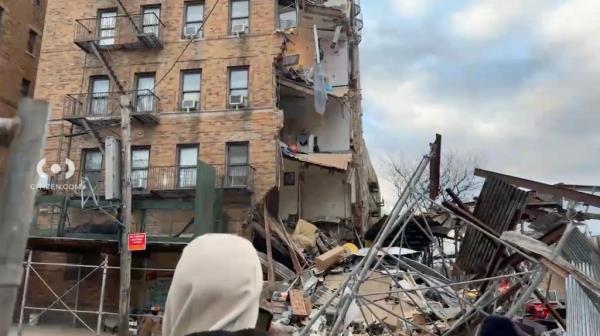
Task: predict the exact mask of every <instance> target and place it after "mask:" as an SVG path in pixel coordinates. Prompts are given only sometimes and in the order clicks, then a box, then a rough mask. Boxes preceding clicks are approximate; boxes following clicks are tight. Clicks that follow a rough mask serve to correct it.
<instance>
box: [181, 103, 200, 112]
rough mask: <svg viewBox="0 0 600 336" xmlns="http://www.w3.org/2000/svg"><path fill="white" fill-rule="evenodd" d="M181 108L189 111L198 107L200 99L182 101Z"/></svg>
mask: <svg viewBox="0 0 600 336" xmlns="http://www.w3.org/2000/svg"><path fill="white" fill-rule="evenodd" d="M181 108H182V109H184V110H186V111H187V112H189V111H190V110H195V109H196V108H198V101H196V100H184V101H182V102H181Z"/></svg>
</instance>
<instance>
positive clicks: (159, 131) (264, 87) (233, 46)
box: [36, 0, 282, 231]
mask: <svg viewBox="0 0 600 336" xmlns="http://www.w3.org/2000/svg"><path fill="white" fill-rule="evenodd" d="M124 3H125V5H126V6H127V10H128V12H130V13H132V14H133V13H139V10H140V6H142V5H146V4H160V5H161V16H160V18H161V21H162V22H163V23H164V24H165V25H166V27H164V28H163V30H162V37H163V41H164V46H163V48H160V49H137V50H113V51H110V52H109V58H110V65H111V67H112V68H113V69H114V72H115V73H116V75H117V78H118V80H119V82H120V83H121V84H122V85H123V87H124V88H125V90H133V89H134V86H135V74H136V73H147V72H154V73H155V78H156V80H157V81H158V80H159V79H160V78H163V76H165V74H167V75H166V77H164V80H162V81H161V83H160V85H159V86H158V87H157V88H156V90H155V93H156V95H157V96H158V97H160V101H159V102H158V110H159V112H160V114H161V115H160V123H159V124H158V125H142V124H140V123H138V122H133V123H132V145H133V146H150V166H174V165H175V164H176V160H177V145H181V144H198V146H199V159H200V160H203V161H205V162H207V163H209V164H213V165H223V164H225V162H226V157H225V156H226V143H227V142H237V141H247V142H248V145H249V161H250V164H251V165H252V166H253V167H254V168H255V169H256V172H255V178H254V194H253V199H254V200H257V199H260V198H262V196H263V195H264V193H265V192H266V191H267V190H268V189H269V188H270V187H272V186H273V185H274V184H275V183H276V173H275V172H276V164H277V162H276V155H275V154H276V150H278V147H277V136H278V132H279V128H280V127H281V125H282V115H281V113H280V111H279V110H278V109H277V108H276V87H275V82H274V75H275V73H274V68H273V60H274V58H275V57H277V55H278V54H279V52H280V50H281V43H282V38H281V36H279V35H277V34H276V33H275V2H273V1H271V0H252V1H251V2H250V3H251V7H250V8H251V11H250V31H249V33H248V34H247V35H245V36H243V37H240V38H238V37H234V36H229V34H228V30H229V2H228V1H219V3H218V5H217V6H216V7H215V10H214V12H213V14H212V15H211V16H210V18H208V20H207V21H206V24H205V26H204V37H203V38H202V39H200V40H198V41H194V42H192V43H191V45H190V46H189V48H188V49H187V50H186V52H185V53H183V55H182V56H181V58H180V60H179V61H178V62H177V63H176V64H175V65H174V67H173V69H172V70H171V71H170V72H168V71H169V69H170V68H171V66H172V65H173V62H174V60H175V59H176V57H177V56H178V55H180V54H181V51H182V50H183V48H184V47H185V45H186V44H187V43H188V40H186V39H182V21H183V17H184V1H181V0H162V1H161V0H156V1H148V0H142V1H139V0H137V1H135V0H132V1H124ZM213 4H215V0H208V1H206V2H205V9H204V12H205V17H206V15H208V12H209V11H210V9H211V8H212V6H213ZM101 8H116V2H115V1H114V0H100V1H97V0H86V1H77V2H64V1H52V2H50V4H49V6H48V9H47V11H48V17H47V27H46V35H45V38H44V40H43V42H42V51H41V55H40V70H39V72H38V76H39V77H38V78H39V80H38V82H37V85H36V97H38V98H41V99H46V100H49V101H50V103H51V106H52V108H53V112H52V118H53V120H52V121H51V122H50V124H49V132H48V133H49V138H48V142H47V146H46V150H45V157H46V159H47V160H48V162H60V161H62V160H64V158H66V157H68V158H70V159H71V160H73V161H74V162H75V163H76V166H77V170H79V168H80V167H79V166H80V162H81V152H82V150H83V149H86V148H93V147H94V146H95V142H94V141H93V140H92V139H91V137H90V136H87V135H84V136H77V137H73V138H70V140H69V139H68V138H65V137H60V136H57V135H60V134H68V133H69V132H71V131H72V132H73V133H77V132H81V131H82V130H81V129H79V128H73V129H72V130H71V127H72V126H71V125H70V124H69V123H68V122H65V121H61V120H59V119H61V118H62V116H63V105H64V99H65V96H66V95H68V94H77V93H84V92H87V91H88V85H89V78H90V77H91V76H94V75H101V74H106V72H105V69H104V68H103V67H102V65H101V63H100V62H99V61H98V60H97V59H96V57H95V56H94V55H93V54H86V53H85V52H84V51H83V50H81V49H80V48H79V47H77V45H76V44H75V43H74V42H73V41H74V35H75V30H74V22H75V20H76V19H80V18H90V17H95V16H96V15H97V10H98V9H101ZM129 28H130V29H131V27H129ZM119 29H126V28H125V27H119ZM234 66H247V67H248V69H249V108H248V109H240V110H231V109H228V107H227V99H228V90H227V88H228V68H229V67H234ZM190 69H199V70H201V73H202V84H201V98H200V111H198V112H190V113H187V112H182V111H180V110H179V109H178V106H179V101H180V99H181V93H180V83H181V76H180V74H181V71H183V70H190ZM111 89H113V90H116V85H115V83H111ZM115 132H116V133H117V134H118V133H119V129H118V128H114V129H113V130H112V131H111V130H106V129H102V130H99V131H98V133H99V134H100V136H101V137H105V136H110V135H114V133H115ZM59 153H60V155H59ZM232 213H237V214H238V215H239V216H245V215H244V214H243V213H242V212H240V211H233V212H232ZM240 218H241V217H239V218H237V219H236V218H234V219H233V222H239V220H240ZM238 226H239V225H237V224H236V225H234V227H238ZM234 230H235V231H238V229H234Z"/></svg>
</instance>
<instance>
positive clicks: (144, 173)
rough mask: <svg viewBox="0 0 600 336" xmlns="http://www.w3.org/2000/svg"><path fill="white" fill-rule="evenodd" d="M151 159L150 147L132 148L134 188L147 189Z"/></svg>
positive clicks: (132, 179) (132, 182)
mask: <svg viewBox="0 0 600 336" xmlns="http://www.w3.org/2000/svg"><path fill="white" fill-rule="evenodd" d="M149 160H150V149H149V148H134V149H132V150H131V187H132V188H133V189H139V190H144V189H146V186H147V185H148V163H149Z"/></svg>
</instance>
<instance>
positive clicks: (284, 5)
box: [277, 0, 298, 29]
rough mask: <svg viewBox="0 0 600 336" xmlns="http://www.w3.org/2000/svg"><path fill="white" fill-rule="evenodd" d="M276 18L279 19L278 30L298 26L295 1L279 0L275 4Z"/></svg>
mask: <svg viewBox="0 0 600 336" xmlns="http://www.w3.org/2000/svg"><path fill="white" fill-rule="evenodd" d="M277 16H278V17H279V28H280V29H288V28H291V27H296V26H297V24H298V11H297V9H296V0H279V1H278V4H277Z"/></svg>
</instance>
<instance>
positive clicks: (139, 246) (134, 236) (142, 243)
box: [127, 232, 146, 251]
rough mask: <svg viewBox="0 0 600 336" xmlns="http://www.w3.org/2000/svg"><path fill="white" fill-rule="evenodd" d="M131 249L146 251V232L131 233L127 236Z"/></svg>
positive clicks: (128, 245)
mask: <svg viewBox="0 0 600 336" xmlns="http://www.w3.org/2000/svg"><path fill="white" fill-rule="evenodd" d="M127 247H128V248H129V251H144V250H145V249H146V233H145V232H142V233H130V234H129V235H128V236H127Z"/></svg>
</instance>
